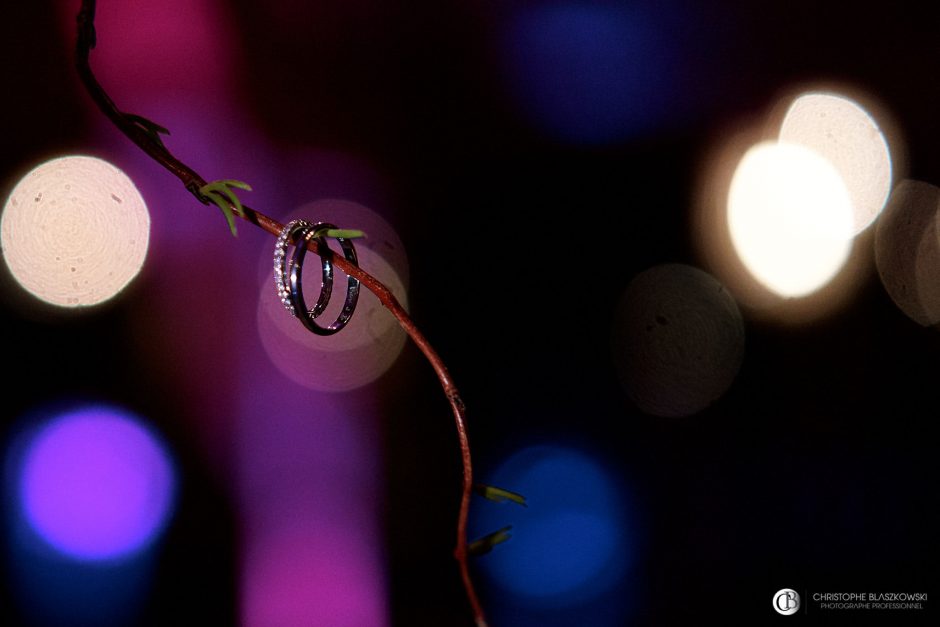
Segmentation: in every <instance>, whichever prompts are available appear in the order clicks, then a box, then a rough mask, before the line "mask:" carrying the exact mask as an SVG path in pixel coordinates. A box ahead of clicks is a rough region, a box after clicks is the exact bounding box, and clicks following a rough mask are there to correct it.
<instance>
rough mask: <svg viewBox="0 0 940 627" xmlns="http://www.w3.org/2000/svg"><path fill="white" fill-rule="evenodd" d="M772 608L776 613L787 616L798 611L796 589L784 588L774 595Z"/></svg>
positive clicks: (798, 601) (798, 597) (798, 599)
mask: <svg viewBox="0 0 940 627" xmlns="http://www.w3.org/2000/svg"><path fill="white" fill-rule="evenodd" d="M774 609H775V610H777V613H778V614H783V615H784V616H789V615H790V614H796V613H797V612H799V611H800V595H799V593H798V592H797V591H796V590H791V589H790V588H784V589H783V590H779V591H778V592H777V594H775V595H774Z"/></svg>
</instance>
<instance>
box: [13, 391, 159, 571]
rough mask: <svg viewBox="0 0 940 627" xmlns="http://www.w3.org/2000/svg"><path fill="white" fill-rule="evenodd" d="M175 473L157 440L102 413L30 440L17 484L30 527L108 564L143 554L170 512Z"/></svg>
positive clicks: (72, 419) (68, 419) (98, 409)
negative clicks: (131, 555)
mask: <svg viewBox="0 0 940 627" xmlns="http://www.w3.org/2000/svg"><path fill="white" fill-rule="evenodd" d="M174 484H175V473H174V469H173V465H172V463H171V461H170V459H169V456H168V454H167V452H166V449H165V448H164V446H163V444H162V443H161V441H160V439H159V438H158V437H157V436H156V434H154V433H153V432H151V431H150V430H149V429H147V428H146V427H145V426H143V424H142V423H141V421H140V420H139V419H137V418H136V417H134V416H133V415H131V414H128V413H127V412H125V411H122V410H119V409H116V408H113V407H106V406H95V407H87V408H82V409H79V410H75V411H71V412H67V413H65V414H61V415H59V416H57V417H56V418H54V419H52V420H50V421H49V422H48V423H46V424H45V425H43V426H42V427H41V428H40V429H39V430H38V431H37V433H36V434H35V436H34V437H33V438H32V439H31V441H30V443H29V445H28V448H27V450H26V454H25V456H24V458H23V465H22V469H21V473H20V479H19V489H20V499H21V503H22V508H23V512H24V515H25V518H26V521H27V522H28V524H29V525H30V527H31V528H32V529H33V530H34V531H35V532H36V533H37V534H38V535H39V536H41V537H42V538H43V539H44V540H45V541H46V542H48V543H49V545H51V546H52V547H53V548H55V549H56V550H58V551H60V552H62V553H64V554H66V555H68V556H70V557H73V558H76V559H82V560H106V559H116V558H122V557H125V556H128V555H130V554H132V553H134V552H136V551H138V550H140V549H143V548H145V547H147V546H148V545H149V544H150V543H151V542H152V541H153V540H154V539H155V538H156V537H157V536H158V535H159V533H160V532H161V531H162V529H163V527H164V525H165V523H166V521H167V519H168V517H169V514H170V510H171V505H172V502H173V496H174V492H175V489H174Z"/></svg>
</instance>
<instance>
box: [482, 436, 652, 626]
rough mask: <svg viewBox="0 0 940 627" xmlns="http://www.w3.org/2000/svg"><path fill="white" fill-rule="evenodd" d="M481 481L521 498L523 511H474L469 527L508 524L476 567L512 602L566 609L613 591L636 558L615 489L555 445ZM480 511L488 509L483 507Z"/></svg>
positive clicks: (605, 472)
mask: <svg viewBox="0 0 940 627" xmlns="http://www.w3.org/2000/svg"><path fill="white" fill-rule="evenodd" d="M485 482H486V483H492V484H494V485H499V486H500V487H506V488H507V489H511V490H513V491H516V492H519V493H521V494H523V495H525V497H526V499H527V502H528V507H527V508H525V509H522V508H517V509H513V510H511V511H510V510H507V509H506V508H493V507H486V508H484V507H480V508H478V510H477V512H475V513H474V526H475V527H478V528H479V529H480V531H481V532H482V531H493V530H495V529H498V528H500V527H503V526H505V525H508V524H511V525H512V538H511V540H510V541H509V542H506V543H505V544H501V545H499V546H497V547H495V548H494V550H493V552H492V553H490V554H489V555H487V556H486V557H485V558H483V559H482V560H481V561H480V565H481V568H482V569H483V570H484V573H485V574H486V576H487V578H488V580H489V581H490V582H491V583H492V584H493V585H495V586H496V587H497V588H498V589H499V590H500V592H501V594H502V595H505V596H506V598H507V599H512V602H514V603H516V602H518V603H520V604H522V605H524V606H529V607H536V608H537V607H543V608H557V609H561V608H569V607H572V606H577V605H579V604H583V603H585V602H589V601H591V600H592V599H595V598H596V597H598V596H599V595H602V594H603V593H604V592H605V591H607V590H609V589H611V588H613V587H615V586H616V585H617V584H618V583H619V582H620V581H621V580H622V578H623V577H624V575H625V574H626V572H627V571H628V570H629V569H631V567H632V566H633V564H634V562H635V560H636V558H637V545H638V543H637V542H636V538H635V533H636V528H635V520H634V518H633V516H632V515H631V514H632V513H631V512H629V511H628V509H627V507H626V499H624V498H623V495H622V491H621V489H620V486H618V485H617V482H616V481H614V479H613V478H612V475H611V474H610V471H609V469H608V468H607V467H605V466H604V465H603V464H602V463H601V462H600V461H599V460H596V459H594V458H592V457H591V456H589V455H587V454H585V453H583V452H581V451H577V450H574V449H569V448H565V447H561V446H555V445H536V446H531V447H528V448H524V449H522V450H520V451H518V452H517V453H515V454H514V455H512V456H511V457H509V458H508V459H507V460H506V461H505V462H504V463H503V464H501V465H500V467H499V468H497V470H496V471H495V472H494V473H493V475H492V477H486V478H485ZM487 505H488V504H487Z"/></svg>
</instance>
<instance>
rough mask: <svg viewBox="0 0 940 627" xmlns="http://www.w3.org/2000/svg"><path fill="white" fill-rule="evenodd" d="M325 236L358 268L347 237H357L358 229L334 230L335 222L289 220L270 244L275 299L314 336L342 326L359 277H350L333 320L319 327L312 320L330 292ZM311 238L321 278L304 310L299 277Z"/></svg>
mask: <svg viewBox="0 0 940 627" xmlns="http://www.w3.org/2000/svg"><path fill="white" fill-rule="evenodd" d="M326 236H329V237H335V238H336V240H337V241H338V242H339V244H340V246H341V247H342V249H343V256H344V257H345V258H346V260H347V261H348V262H349V263H351V264H352V265H353V266H356V267H358V265H359V263H358V257H357V256H356V248H355V246H353V243H352V241H351V240H352V238H353V237H361V236H362V232H361V231H352V230H342V229H337V228H336V226H335V225H333V224H328V223H326V222H317V223H315V224H311V223H310V222H307V221H306V220H293V221H292V222H289V223H288V224H287V225H286V226H285V227H284V228H283V229H282V230H281V232H280V234H279V235H278V238H277V243H276V244H275V246H274V283H275V286H276V287H277V295H278V298H280V299H281V303H283V304H284V307H285V308H286V309H287V311H288V312H290V314H291V315H292V316H294V317H295V318H299V319H300V321H301V322H302V323H303V325H304V326H305V327H306V328H307V329H309V330H310V331H312V332H313V333H316V334H317V335H333V334H334V333H336V332H337V331H340V330H341V329H342V328H343V327H345V326H346V324H347V323H348V322H349V320H350V319H351V318H352V315H353V312H354V311H355V310H356V304H357V303H358V301H359V285H360V282H359V279H357V278H355V277H353V276H350V277H349V278H348V280H347V284H346V302H345V303H343V310H342V311H341V312H340V314H339V316H338V317H337V318H336V321H335V322H333V324H331V325H330V326H328V327H321V326H320V325H318V324H317V323H316V322H315V320H316V318H318V317H319V316H320V314H322V313H323V311H324V310H325V309H326V307H327V305H328V304H329V302H330V297H331V296H332V293H333V254H332V251H331V250H330V249H329V247H328V246H327V243H326ZM311 240H313V241H315V242H316V243H317V247H318V250H321V251H323V252H322V253H321V257H320V260H321V264H322V267H323V279H322V283H321V285H320V295H319V297H318V298H317V302H316V304H315V305H314V306H313V308H312V309H307V304H306V302H305V300H304V294H303V285H302V282H301V278H302V276H303V275H302V273H303V262H304V258H305V257H306V254H307V244H308V243H309V242H310V241H311ZM289 244H293V246H294V254H293V256H292V257H290V258H288V257H287V246H288V245H289ZM298 312H302V313H298Z"/></svg>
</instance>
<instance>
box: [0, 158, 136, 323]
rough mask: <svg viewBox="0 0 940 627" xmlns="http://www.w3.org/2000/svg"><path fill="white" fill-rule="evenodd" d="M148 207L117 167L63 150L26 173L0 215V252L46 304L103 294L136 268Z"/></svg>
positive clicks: (78, 302) (98, 299) (71, 303)
mask: <svg viewBox="0 0 940 627" xmlns="http://www.w3.org/2000/svg"><path fill="white" fill-rule="evenodd" d="M149 240H150V214H149V213H148V211H147V206H146V204H145V203H144V200H143V198H142V197H141V195H140V192H139V191H138V190H137V188H136V187H135V186H134V183H133V182H132V181H131V180H130V179H129V178H128V177H127V175H126V174H124V173H123V172H122V171H121V170H119V169H118V168H116V167H115V166H113V165H112V164H110V163H108V162H107V161H103V160H102V159H98V158H96V157H89V156H82V155H77V156H67V157H60V158H57V159H52V160H50V161H47V162H45V163H43V164H41V165H39V166H38V167H36V168H34V169H33V170H31V171H30V172H29V173H27V174H26V175H25V176H24V177H23V178H22V179H21V180H20V181H19V183H17V185H16V187H14V188H13V191H12V192H11V193H10V196H9V197H8V198H7V201H6V205H5V207H4V210H3V215H2V218H0V242H2V248H3V259H4V261H5V262H6V264H7V267H8V268H9V269H10V272H11V274H12V275H13V277H14V278H15V279H16V281H17V283H19V284H20V285H21V286H22V287H23V289H25V290H26V291H27V292H29V293H30V294H32V295H33V296H35V297H36V298H39V299H40V300H42V301H45V302H47V303H50V304H53V305H58V306H62V307H73V308H74V307H84V306H91V305H97V304H99V303H102V302H104V301H107V300H109V299H111V298H113V297H114V296H115V295H117V294H118V293H119V292H121V290H123V289H124V288H125V287H126V286H127V285H128V283H130V282H131V280H133V278H134V277H135V276H137V274H138V273H139V272H140V269H141V267H142V266H143V263H144V259H145V258H146V256H147V247H148V245H149Z"/></svg>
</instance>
